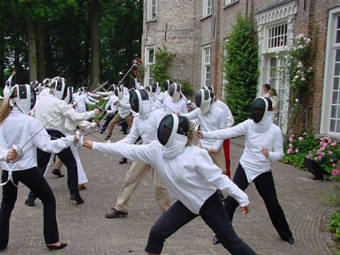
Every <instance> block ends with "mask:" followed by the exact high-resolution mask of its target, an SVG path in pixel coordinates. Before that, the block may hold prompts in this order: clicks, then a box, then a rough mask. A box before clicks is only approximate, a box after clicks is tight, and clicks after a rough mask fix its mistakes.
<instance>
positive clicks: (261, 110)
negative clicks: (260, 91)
mask: <svg viewBox="0 0 340 255" xmlns="http://www.w3.org/2000/svg"><path fill="white" fill-rule="evenodd" d="M272 110H273V108H272V102H271V100H270V99H269V98H264V97H258V98H255V99H254V100H253V103H252V104H251V109H250V113H251V118H252V119H253V121H254V122H255V123H260V122H261V121H262V120H263V119H264V117H265V116H266V114H267V112H268V111H272Z"/></svg>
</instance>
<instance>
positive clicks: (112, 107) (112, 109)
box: [100, 92, 119, 134]
mask: <svg viewBox="0 0 340 255" xmlns="http://www.w3.org/2000/svg"><path fill="white" fill-rule="evenodd" d="M117 102H119V98H118V97H117V96H116V95H115V94H114V92H113V93H112V95H111V96H110V97H109V101H108V102H107V104H106V105H105V110H104V112H106V113H107V114H108V115H107V117H106V120H105V122H104V125H103V126H102V128H101V130H100V133H101V134H103V133H104V132H105V130H106V128H107V126H108V125H109V123H110V122H111V120H112V119H113V117H114V116H115V115H116V113H117V111H118V107H117V104H116V103H117Z"/></svg>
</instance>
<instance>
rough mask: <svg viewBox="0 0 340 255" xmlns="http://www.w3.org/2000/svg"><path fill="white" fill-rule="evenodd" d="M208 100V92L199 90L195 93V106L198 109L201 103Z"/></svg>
mask: <svg viewBox="0 0 340 255" xmlns="http://www.w3.org/2000/svg"><path fill="white" fill-rule="evenodd" d="M208 100H209V91H208V90H206V89H204V90H202V89H200V90H199V91H197V92H196V93H195V104H196V105H197V107H200V106H201V105H202V103H203V101H208Z"/></svg>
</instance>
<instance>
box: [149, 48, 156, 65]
mask: <svg viewBox="0 0 340 255" xmlns="http://www.w3.org/2000/svg"><path fill="white" fill-rule="evenodd" d="M154 53H155V51H154V49H149V63H150V64H152V63H153V62H154Z"/></svg>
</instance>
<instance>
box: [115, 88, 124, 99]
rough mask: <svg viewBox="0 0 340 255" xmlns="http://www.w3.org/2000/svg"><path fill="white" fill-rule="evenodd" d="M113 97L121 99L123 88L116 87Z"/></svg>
mask: <svg viewBox="0 0 340 255" xmlns="http://www.w3.org/2000/svg"><path fill="white" fill-rule="evenodd" d="M115 95H116V97H118V98H119V99H122V97H123V88H122V87H119V86H117V87H116V88H115Z"/></svg>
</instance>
